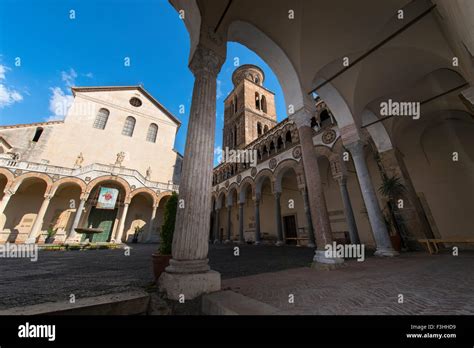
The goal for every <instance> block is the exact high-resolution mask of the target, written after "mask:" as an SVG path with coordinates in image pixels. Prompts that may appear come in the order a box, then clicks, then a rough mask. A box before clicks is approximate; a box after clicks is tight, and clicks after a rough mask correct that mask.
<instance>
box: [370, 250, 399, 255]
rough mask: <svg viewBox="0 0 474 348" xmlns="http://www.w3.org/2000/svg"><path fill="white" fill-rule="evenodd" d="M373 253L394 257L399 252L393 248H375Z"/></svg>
mask: <svg viewBox="0 0 474 348" xmlns="http://www.w3.org/2000/svg"><path fill="white" fill-rule="evenodd" d="M374 255H375V256H379V257H394V256H398V255H400V253H399V252H398V251H396V250H394V249H377V250H376V251H375V253H374Z"/></svg>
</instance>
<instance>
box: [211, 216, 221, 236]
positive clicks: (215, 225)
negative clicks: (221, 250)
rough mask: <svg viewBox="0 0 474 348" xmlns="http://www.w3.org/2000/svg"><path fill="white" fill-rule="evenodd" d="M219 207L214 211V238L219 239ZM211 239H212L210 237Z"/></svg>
mask: <svg viewBox="0 0 474 348" xmlns="http://www.w3.org/2000/svg"><path fill="white" fill-rule="evenodd" d="M220 211H221V210H220V209H216V210H215V211H214V217H215V219H214V235H213V237H214V240H219V213H220ZM211 241H212V239H211Z"/></svg>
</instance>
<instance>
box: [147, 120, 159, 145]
mask: <svg viewBox="0 0 474 348" xmlns="http://www.w3.org/2000/svg"><path fill="white" fill-rule="evenodd" d="M157 134H158V126H157V125H156V124H155V123H152V124H150V126H149V127H148V132H147V134H146V141H149V142H150V143H155V142H156V135H157Z"/></svg>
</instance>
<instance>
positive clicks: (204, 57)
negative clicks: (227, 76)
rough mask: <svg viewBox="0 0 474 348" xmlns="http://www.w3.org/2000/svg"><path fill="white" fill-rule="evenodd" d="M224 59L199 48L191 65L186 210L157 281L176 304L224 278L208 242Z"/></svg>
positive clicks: (182, 193) (183, 187) (182, 195)
mask: <svg viewBox="0 0 474 348" xmlns="http://www.w3.org/2000/svg"><path fill="white" fill-rule="evenodd" d="M203 35H204V33H203ZM223 49H225V48H223ZM224 59H225V57H223V56H219V55H218V54H217V53H216V51H214V50H212V49H209V48H208V47H205V46H204V45H203V44H202V43H200V44H198V46H197V48H196V50H195V52H194V55H193V57H192V59H191V63H190V69H191V71H192V72H193V74H194V76H195V80H194V89H193V97H192V102H191V110H190V115H189V123H188V133H187V137H186V149H185V154H184V160H183V168H182V172H181V180H180V186H179V199H180V201H182V202H183V208H180V209H178V212H177V216H176V228H175V232H174V236H173V246H172V251H173V252H172V259H171V260H170V265H169V266H168V267H167V268H166V272H164V273H163V274H162V275H161V277H160V279H159V288H160V290H161V291H164V292H166V294H167V296H168V298H170V299H174V300H178V299H179V298H180V296H181V295H184V296H185V298H186V299H193V298H195V297H197V296H199V295H201V294H203V293H207V292H212V291H217V290H220V287H221V278H220V274H219V273H217V272H215V271H211V270H210V267H209V263H208V261H209V260H208V258H207V254H208V250H209V243H208V242H207V239H208V234H209V223H210V221H209V215H210V213H211V204H212V201H211V189H212V180H211V179H212V166H213V160H214V159H213V157H214V156H213V154H214V151H213V150H214V137H215V134H214V130H215V125H216V78H217V74H218V73H219V71H220V68H221V66H222V64H223V62H224Z"/></svg>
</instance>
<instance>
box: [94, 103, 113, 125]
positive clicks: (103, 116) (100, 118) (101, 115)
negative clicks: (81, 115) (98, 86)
mask: <svg viewBox="0 0 474 348" xmlns="http://www.w3.org/2000/svg"><path fill="white" fill-rule="evenodd" d="M109 115H110V111H109V110H107V109H103V108H102V109H100V110H99V112H98V113H97V116H96V117H95V120H94V125H93V126H92V127H94V128H97V129H105V125H106V124H107V120H108V119H109Z"/></svg>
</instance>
